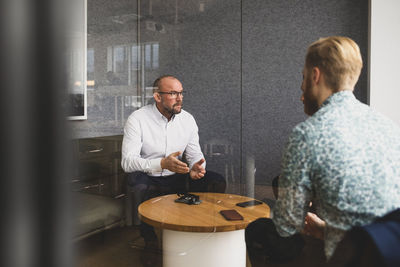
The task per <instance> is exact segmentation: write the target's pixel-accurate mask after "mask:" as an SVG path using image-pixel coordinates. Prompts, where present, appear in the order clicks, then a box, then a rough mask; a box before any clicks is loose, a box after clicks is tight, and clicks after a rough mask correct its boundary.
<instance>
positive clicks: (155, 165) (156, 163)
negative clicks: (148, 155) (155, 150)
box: [149, 158, 162, 173]
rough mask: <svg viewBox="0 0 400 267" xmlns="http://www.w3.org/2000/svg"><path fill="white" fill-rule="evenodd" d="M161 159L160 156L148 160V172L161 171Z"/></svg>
mask: <svg viewBox="0 0 400 267" xmlns="http://www.w3.org/2000/svg"><path fill="white" fill-rule="evenodd" d="M161 160H162V158H158V159H151V160H150V166H149V170H150V172H152V173H154V172H161V171H162V168H161Z"/></svg>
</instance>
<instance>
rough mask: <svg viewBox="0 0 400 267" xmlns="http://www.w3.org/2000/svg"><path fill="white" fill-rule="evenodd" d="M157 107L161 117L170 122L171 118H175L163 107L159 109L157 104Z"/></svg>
mask: <svg viewBox="0 0 400 267" xmlns="http://www.w3.org/2000/svg"><path fill="white" fill-rule="evenodd" d="M156 107H157V110H158V112H160V113H161V115H163V116H164V117H165V118H166V119H167V120H168V121H170V120H171V118H172V116H173V114H172V113H170V112H168V111H167V110H165V109H164V108H162V107H159V106H158V105H157V104H156Z"/></svg>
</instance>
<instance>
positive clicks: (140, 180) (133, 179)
mask: <svg viewBox="0 0 400 267" xmlns="http://www.w3.org/2000/svg"><path fill="white" fill-rule="evenodd" d="M126 175H127V176H126V180H127V184H128V185H129V186H132V187H134V186H136V185H139V184H145V185H147V184H148V181H149V178H148V175H147V174H146V173H144V172H139V171H136V172H131V173H127V174H126Z"/></svg>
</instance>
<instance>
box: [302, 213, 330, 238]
mask: <svg viewBox="0 0 400 267" xmlns="http://www.w3.org/2000/svg"><path fill="white" fill-rule="evenodd" d="M325 226H326V223H325V222H324V221H323V220H321V219H320V218H319V217H318V216H317V215H316V214H314V213H311V212H307V216H306V219H305V223H304V229H303V234H305V235H310V236H313V237H315V238H318V239H321V240H324V229H325Z"/></svg>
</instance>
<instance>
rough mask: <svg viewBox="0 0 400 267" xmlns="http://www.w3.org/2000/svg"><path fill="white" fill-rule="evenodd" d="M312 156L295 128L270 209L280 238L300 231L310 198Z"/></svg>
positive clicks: (286, 149) (288, 144) (299, 130)
mask: <svg viewBox="0 0 400 267" xmlns="http://www.w3.org/2000/svg"><path fill="white" fill-rule="evenodd" d="M311 164H312V155H311V152H310V147H309V145H308V144H307V139H306V136H305V134H304V132H303V131H302V130H301V128H300V127H296V128H295V129H294V130H293V131H292V133H291V135H290V137H289V141H288V143H287V145H286V148H285V151H284V155H283V158H282V173H281V177H280V178H279V197H278V200H277V202H276V205H275V207H274V212H273V221H274V224H275V227H276V229H277V231H278V233H279V234H280V235H281V236H290V235H293V234H295V233H296V232H300V231H301V230H302V229H303V227H304V219H305V216H306V213H307V210H308V206H309V203H310V201H311V198H312V189H311V180H310V175H311V168H312V166H311Z"/></svg>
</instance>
